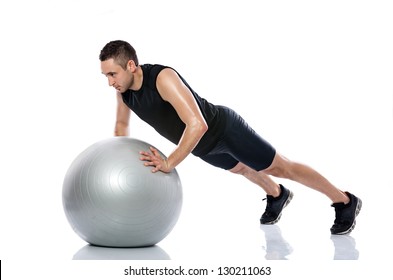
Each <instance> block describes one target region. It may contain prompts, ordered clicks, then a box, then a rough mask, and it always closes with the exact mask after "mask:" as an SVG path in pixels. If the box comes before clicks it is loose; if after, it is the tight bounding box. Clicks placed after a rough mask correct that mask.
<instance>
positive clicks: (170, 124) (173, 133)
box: [122, 64, 225, 156]
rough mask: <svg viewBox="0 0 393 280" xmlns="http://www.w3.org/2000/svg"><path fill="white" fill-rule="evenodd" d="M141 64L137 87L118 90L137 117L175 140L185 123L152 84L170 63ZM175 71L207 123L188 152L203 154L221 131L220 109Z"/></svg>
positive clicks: (197, 154) (223, 126)
mask: <svg viewBox="0 0 393 280" xmlns="http://www.w3.org/2000/svg"><path fill="white" fill-rule="evenodd" d="M141 68H142V71H143V83H142V86H141V88H140V89H139V90H136V91H134V90H130V89H129V90H127V91H126V92H124V93H123V94H122V97H123V101H124V103H125V104H126V105H127V106H128V107H129V108H130V109H131V110H132V111H133V112H135V113H136V114H137V115H138V117H140V118H141V119H142V120H143V121H145V122H146V123H148V124H149V125H151V126H152V127H153V128H154V129H155V130H156V131H157V132H158V133H159V134H161V135H162V136H163V137H165V138H166V139H168V140H169V141H171V142H172V143H175V144H178V143H179V140H180V138H181V136H182V135H183V132H184V129H185V124H184V123H183V122H182V121H181V119H180V118H179V116H178V114H177V113H176V111H175V109H174V108H173V107H172V105H171V104H170V103H169V102H167V101H165V100H163V99H162V97H161V95H160V94H159V93H158V90H157V86H156V81H157V76H158V74H159V73H160V72H161V71H162V70H163V69H165V68H170V67H167V66H163V65H158V64H154V65H152V64H144V65H141ZM171 69H172V68H171ZM173 70H174V69H173ZM174 71H176V70H174ZM176 73H177V72H176ZM177 74H178V75H179V77H180V79H181V80H182V81H183V83H184V84H185V85H186V86H187V87H188V88H189V90H190V91H191V92H192V94H193V96H194V98H195V100H196V102H197V103H198V106H199V109H200V110H201V112H202V115H203V117H204V118H205V121H206V123H207V125H208V127H209V129H208V130H207V132H206V133H205V134H204V135H203V137H202V139H201V140H200V141H199V143H198V145H197V146H196V147H195V149H194V150H193V152H192V153H193V154H194V155H196V156H203V155H205V154H207V153H208V152H209V151H210V150H211V149H213V148H214V146H215V145H216V143H217V141H218V140H219V137H220V135H222V132H223V130H224V129H225V125H224V124H223V121H224V120H223V119H222V118H220V110H219V108H218V107H217V106H215V105H213V104H211V103H209V102H208V101H206V100H205V99H203V98H202V97H200V96H199V95H198V94H197V93H196V92H195V91H194V90H193V89H192V88H191V87H190V86H189V85H188V83H187V82H186V81H185V80H184V79H183V78H182V77H181V76H180V74H179V73H177Z"/></svg>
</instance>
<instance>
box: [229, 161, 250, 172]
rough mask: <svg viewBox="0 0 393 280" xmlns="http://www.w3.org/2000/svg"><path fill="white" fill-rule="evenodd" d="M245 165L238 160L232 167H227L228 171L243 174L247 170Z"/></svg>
mask: <svg viewBox="0 0 393 280" xmlns="http://www.w3.org/2000/svg"><path fill="white" fill-rule="evenodd" d="M247 169H248V168H247V166H246V165H244V164H242V163H241V162H239V163H238V164H237V165H236V166H235V167H234V168H232V169H229V171H230V172H232V173H235V174H240V175H244V174H245V173H246V172H247Z"/></svg>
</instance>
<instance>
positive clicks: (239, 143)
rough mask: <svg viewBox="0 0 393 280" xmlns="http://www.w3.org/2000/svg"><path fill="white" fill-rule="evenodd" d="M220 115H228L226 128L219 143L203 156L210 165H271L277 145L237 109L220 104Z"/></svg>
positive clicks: (253, 167) (258, 169) (264, 167)
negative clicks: (270, 141) (253, 126)
mask: <svg viewBox="0 0 393 280" xmlns="http://www.w3.org/2000/svg"><path fill="white" fill-rule="evenodd" d="M219 108H220V117H223V118H224V119H225V123H226V126H225V130H224V133H223V135H222V136H221V137H220V139H219V141H218V143H217V145H216V146H215V147H214V148H213V149H212V150H211V151H210V152H209V153H208V154H206V155H203V156H200V158H201V159H202V160H204V161H206V162H207V163H210V164H211V165H214V166H216V167H220V168H223V169H225V170H229V169H232V168H233V167H235V166H236V165H237V164H238V163H239V162H241V163H243V164H245V165H247V166H248V167H251V168H252V169H254V170H256V171H260V170H264V169H266V168H268V167H269V166H270V165H271V163H272V162H273V159H274V156H275V155H276V149H275V148H274V147H273V146H272V145H271V144H270V143H269V142H267V141H266V140H265V139H263V138H262V137H261V136H259V135H258V134H257V133H256V132H255V131H254V130H253V129H252V128H251V127H250V126H249V125H248V124H247V123H246V122H245V121H244V119H243V118H242V117H241V116H239V115H238V114H237V113H236V112H235V111H233V110H232V109H230V108H227V107H223V106H220V107H219Z"/></svg>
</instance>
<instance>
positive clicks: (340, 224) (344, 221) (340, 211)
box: [330, 192, 362, 234]
mask: <svg viewBox="0 0 393 280" xmlns="http://www.w3.org/2000/svg"><path fill="white" fill-rule="evenodd" d="M345 193H346V194H347V195H348V197H349V203H347V204H344V203H343V202H340V203H333V204H332V207H334V209H335V210H336V219H335V220H334V224H333V226H332V227H331V228H330V232H331V233H332V234H347V233H350V232H351V231H352V230H353V229H354V228H355V225H356V220H355V219H356V216H357V215H358V214H359V212H360V209H361V208H362V201H361V200H360V199H359V198H357V197H356V196H354V195H353V194H351V193H349V192H345Z"/></svg>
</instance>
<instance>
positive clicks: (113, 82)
mask: <svg viewBox="0 0 393 280" xmlns="http://www.w3.org/2000/svg"><path fill="white" fill-rule="evenodd" d="M130 62H132V61H129V63H127V67H126V69H125V70H124V69H123V68H122V67H121V66H120V65H119V64H117V63H116V62H115V61H114V60H113V59H112V58H111V59H108V60H105V61H101V71H102V74H104V75H105V77H107V78H108V84H109V86H111V87H114V88H115V89H116V90H117V91H118V92H120V93H123V92H125V91H126V90H128V89H129V88H130V87H131V85H132V83H133V80H134V75H133V72H132V69H131V67H132V66H131V65H130Z"/></svg>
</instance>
